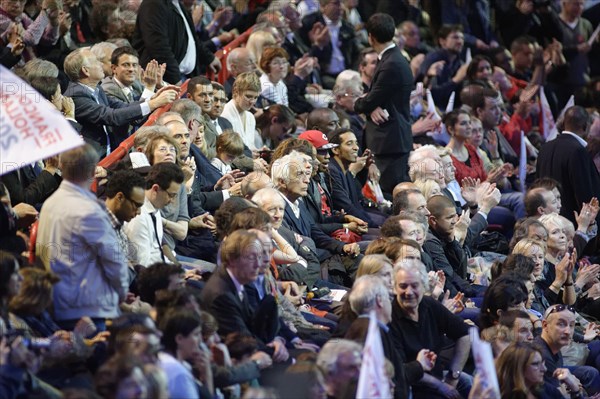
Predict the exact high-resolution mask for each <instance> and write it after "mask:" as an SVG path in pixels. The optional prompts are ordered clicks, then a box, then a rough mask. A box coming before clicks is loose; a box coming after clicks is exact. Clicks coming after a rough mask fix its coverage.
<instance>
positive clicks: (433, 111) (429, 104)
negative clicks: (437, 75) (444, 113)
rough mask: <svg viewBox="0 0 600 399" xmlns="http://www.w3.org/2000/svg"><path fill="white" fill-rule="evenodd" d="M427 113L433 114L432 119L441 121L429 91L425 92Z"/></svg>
mask: <svg viewBox="0 0 600 399" xmlns="http://www.w3.org/2000/svg"><path fill="white" fill-rule="evenodd" d="M427 113H428V114H433V118H434V119H435V120H436V121H441V120H442V117H441V116H440V114H438V112H437V109H436V108H435V102H434V101H433V96H432V95H431V90H427Z"/></svg>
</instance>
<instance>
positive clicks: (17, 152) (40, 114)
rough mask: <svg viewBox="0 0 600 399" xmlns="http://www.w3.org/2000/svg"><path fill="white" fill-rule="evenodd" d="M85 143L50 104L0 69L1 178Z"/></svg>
mask: <svg viewBox="0 0 600 399" xmlns="http://www.w3.org/2000/svg"><path fill="white" fill-rule="evenodd" d="M83 143H84V142H83V139H82V138H81V137H80V136H79V134H77V132H76V131H75V130H74V129H73V128H72V127H71V124H70V123H69V122H68V121H67V120H66V119H65V117H64V116H62V115H61V113H60V112H58V110H57V109H56V108H55V107H54V106H53V105H52V103H51V102H50V101H47V100H46V99H45V98H44V97H42V95H41V94H40V93H38V92H37V91H35V90H34V89H33V88H32V87H31V86H30V85H29V84H27V83H26V82H24V81H23V80H21V79H20V78H19V77H17V76H16V75H15V74H14V73H12V72H11V71H10V70H8V69H6V68H4V67H3V66H0V162H1V164H0V175H3V174H5V173H8V172H11V171H13V170H16V169H19V168H21V167H23V166H25V165H29V164H31V163H34V162H36V161H39V160H41V159H45V158H48V157H51V156H53V155H56V154H58V153H61V152H63V151H66V150H70V149H71V148H75V147H78V146H80V145H83Z"/></svg>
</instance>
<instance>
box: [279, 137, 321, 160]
mask: <svg viewBox="0 0 600 399" xmlns="http://www.w3.org/2000/svg"><path fill="white" fill-rule="evenodd" d="M312 149H313V145H312V144H311V143H310V142H308V141H306V140H302V139H295V138H289V139H285V140H283V141H282V142H281V143H279V145H278V146H277V148H275V150H274V151H273V154H272V155H271V165H273V163H274V162H275V161H276V160H278V159H279V158H283V157H284V156H286V155H288V154H290V153H291V152H292V151H298V152H300V153H302V154H305V155H308V156H309V157H311V158H312V157H313V150H312Z"/></svg>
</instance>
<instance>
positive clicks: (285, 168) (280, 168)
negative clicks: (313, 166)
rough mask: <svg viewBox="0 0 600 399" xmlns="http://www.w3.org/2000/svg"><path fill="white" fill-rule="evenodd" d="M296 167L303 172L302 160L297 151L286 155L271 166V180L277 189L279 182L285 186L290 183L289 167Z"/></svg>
mask: <svg viewBox="0 0 600 399" xmlns="http://www.w3.org/2000/svg"><path fill="white" fill-rule="evenodd" d="M292 165H294V166H297V167H298V168H299V169H300V170H304V158H302V156H301V155H300V153H299V152H298V151H292V152H291V153H289V154H288V155H284V156H283V157H281V158H279V159H278V160H276V161H275V162H273V165H272V166H271V180H272V181H273V183H274V184H275V186H276V187H277V188H279V187H280V180H282V181H283V182H285V184H287V183H288V182H289V181H290V171H291V169H292V168H291V166H292Z"/></svg>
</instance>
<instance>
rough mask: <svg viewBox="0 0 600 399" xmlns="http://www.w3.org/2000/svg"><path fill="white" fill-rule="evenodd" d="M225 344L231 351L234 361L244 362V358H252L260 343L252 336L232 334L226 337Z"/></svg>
mask: <svg viewBox="0 0 600 399" xmlns="http://www.w3.org/2000/svg"><path fill="white" fill-rule="evenodd" d="M224 344H225V345H226V346H227V349H229V354H230V355H231V358H232V359H236V360H238V361H239V360H242V358H243V357H244V356H250V355H252V354H253V353H254V352H256V350H257V349H258V342H257V341H256V338H254V337H253V336H252V335H249V334H245V333H242V332H232V333H229V334H227V337H225V341H224Z"/></svg>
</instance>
